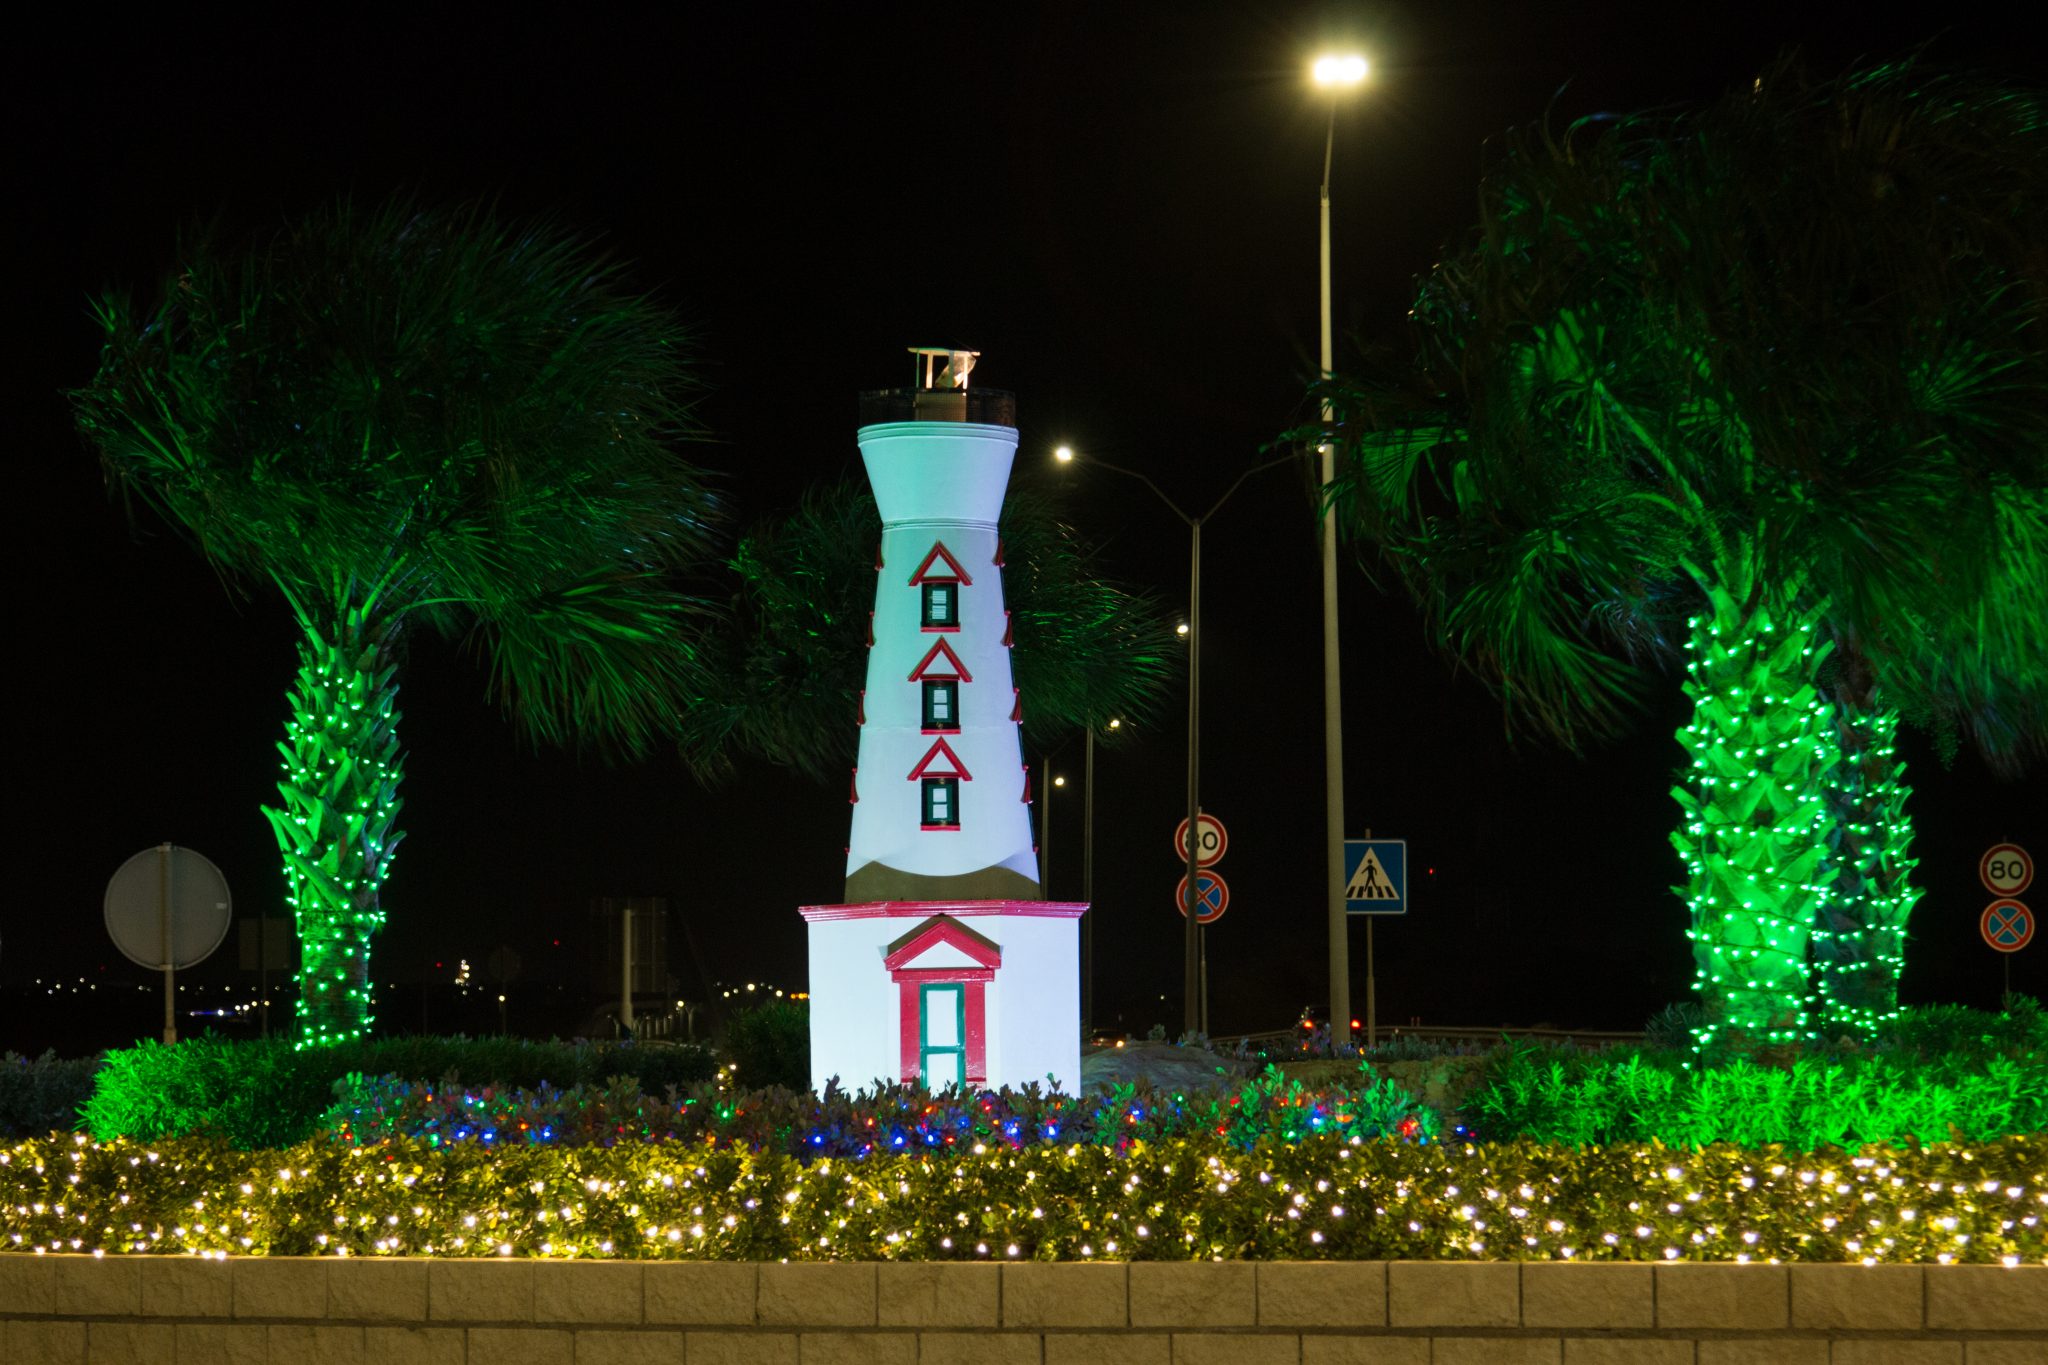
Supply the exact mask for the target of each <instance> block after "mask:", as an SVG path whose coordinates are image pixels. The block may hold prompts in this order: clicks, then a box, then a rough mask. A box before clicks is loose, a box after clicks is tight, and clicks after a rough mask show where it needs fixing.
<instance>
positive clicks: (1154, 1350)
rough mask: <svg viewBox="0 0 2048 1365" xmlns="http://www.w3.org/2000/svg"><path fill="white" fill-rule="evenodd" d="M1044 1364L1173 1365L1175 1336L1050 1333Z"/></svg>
mask: <svg viewBox="0 0 2048 1365" xmlns="http://www.w3.org/2000/svg"><path fill="white" fill-rule="evenodd" d="M1091 1268H1092V1267H1091ZM1003 1269H1005V1270H1009V1269H1012V1267H1010V1266H1004V1267H1003ZM1004 1306H1005V1308H1006V1309H1007V1307H1008V1303H1007V1300H1006V1301H1005V1305H1004ZM1045 1365H1173V1338H1171V1337H1169V1336H1167V1335H1166V1334H1165V1333H1164V1332H1157V1333H1154V1332H1047V1333H1046V1334H1045Z"/></svg>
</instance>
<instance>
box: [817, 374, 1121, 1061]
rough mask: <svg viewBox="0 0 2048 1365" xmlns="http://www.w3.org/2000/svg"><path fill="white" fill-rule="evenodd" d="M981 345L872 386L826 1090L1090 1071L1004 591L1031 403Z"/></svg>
mask: <svg viewBox="0 0 2048 1365" xmlns="http://www.w3.org/2000/svg"><path fill="white" fill-rule="evenodd" d="M979 354H980V353H979V352H976V351H956V350H950V349H946V348H939V347H915V348H912V350H911V356H912V358H913V375H912V384H911V386H910V387H908V388H901V389H883V390H878V391H874V392H869V393H863V394H862V395H861V399H860V404H861V425H860V430H859V434H858V440H859V442H860V450H861V457H862V459H863V460H864V461H865V463H866V465H867V472H868V482H869V483H870V484H871V485H872V486H873V488H874V491H875V503H876V506H877V507H878V508H879V509H880V510H881V514H882V536H881V544H880V546H879V548H878V550H877V553H876V556H875V608H874V611H873V613H872V614H871V616H870V618H869V626H868V669H867V689H866V691H865V692H864V693H863V695H862V698H861V706H860V712H859V715H858V716H857V717H856V718H855V719H856V722H857V723H858V724H859V726H860V749H859V762H858V765H857V766H856V767H855V769H854V772H853V779H852V787H851V792H850V796H851V800H852V802H853V834H852V838H851V839H850V840H849V843H848V848H847V857H846V892H845V901H844V902H843V903H841V904H837V905H808V906H804V907H802V909H801V911H800V913H801V914H802V915H803V917H804V919H805V921H806V922H807V931H808V934H809V939H810V993H811V1081H812V1084H813V1085H814V1086H815V1087H816V1088H818V1089H820V1090H823V1089H824V1087H825V1084H826V1082H827V1081H828V1080H831V1079H833V1078H835V1077H836V1078H837V1079H838V1081H839V1083H840V1084H841V1085H842V1086H844V1087H847V1088H858V1087H862V1086H866V1085H870V1084H873V1083H875V1082H878V1081H883V1082H888V1081H903V1082H908V1083H915V1084H922V1085H925V1086H928V1087H929V1088H931V1089H933V1090H940V1089H944V1088H945V1087H947V1086H951V1085H965V1086H974V1087H996V1086H1002V1085H1022V1084H1024V1083H1026V1082H1030V1081H1038V1082H1041V1083H1042V1082H1045V1081H1047V1079H1048V1078H1050V1080H1051V1082H1052V1083H1053V1084H1054V1085H1055V1086H1056V1087H1057V1088H1059V1089H1062V1090H1066V1091H1068V1092H1070V1093H1071V1092H1072V1091H1074V1090H1076V1089H1077V1088H1078V1087H1079V1084H1080V1080H1081V1074H1080V1073H1081V1039H1080V991H1079V981H1080V966H1079V945H1078V922H1079V920H1080V917H1081V915H1082V914H1083V913H1084V912H1085V911H1086V910H1087V908H1088V907H1087V906H1085V905H1079V904H1072V903H1066V902H1055V901H1048V900H1046V899H1044V896H1043V894H1042V889H1041V888H1040V886H1039V884H1038V866H1037V850H1036V845H1035V844H1034V843H1033V841H1032V835H1031V805H1030V801H1031V782H1030V774H1029V773H1028V772H1027V771H1026V770H1025V767H1024V751H1023V744H1022V743H1021V741H1020V738H1019V734H1018V731H1019V727H1020V725H1021V722H1022V719H1023V708H1024V707H1025V706H1028V705H1029V704H1030V698H1028V697H1022V696H1020V695H1019V694H1018V692H1017V689H1016V686H1015V684H1014V683H1013V682H1012V680H1011V669H1010V651H1011V648H1012V635H1011V631H1010V614H1009V612H1008V610H1007V609H1006V608H1005V606H1004V604H1003V577H1002V569H1003V542H1002V533H1001V528H1000V526H999V524H998V523H999V519H1000V516H1001V512H1002V505H1003V490H1004V488H1005V486H1006V485H1007V484H1008V482H1009V478H1010V464H1011V461H1012V459H1013V458H1014V456H1015V454H1016V450H1017V423H1016V402H1015V399H1014V398H1013V397H1012V396H1011V395H1010V394H1007V393H1003V392H1001V391H999V390H992V389H970V388H969V387H968V384H967V377H968V373H969V371H971V370H972V369H973V367H974V363H975V361H976V359H977V358H978V356H979Z"/></svg>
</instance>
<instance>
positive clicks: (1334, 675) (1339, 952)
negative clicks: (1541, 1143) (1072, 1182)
mask: <svg viewBox="0 0 2048 1365" xmlns="http://www.w3.org/2000/svg"><path fill="white" fill-rule="evenodd" d="M1366 70H1367V67H1366V61H1365V58H1364V57H1362V56H1360V55H1358V54H1357V53H1355V52H1354V53H1326V54H1324V55H1322V56H1320V57H1317V58H1316V60H1315V64H1314V65H1313V66H1312V67H1310V76H1311V78H1312V79H1313V80H1314V82H1315V84H1316V86H1317V87H1318V88H1319V89H1322V90H1325V91H1327V92H1329V95H1330V118H1329V124H1328V127H1327V128H1326V130H1325V131H1324V134H1323V184H1322V189H1321V192H1320V194H1319V196H1318V198H1319V201H1320V204H1321V210H1322V241H1321V247H1322V252H1321V256H1322V377H1323V379H1325V380H1328V379H1329V377H1330V374H1331V372H1332V371H1333V370H1334V369H1336V365H1337V357H1336V347H1335V344H1334V342H1333V340H1332V337H1331V326H1330V162H1331V160H1332V158H1333V156H1334V155H1335V152H1336V148H1337V99H1338V97H1339V96H1341V95H1342V94H1344V92H1346V91H1349V90H1355V89H1357V88H1358V87H1359V86H1360V85H1362V84H1363V83H1364V81H1365V77H1366ZM1331 416H1332V414H1331V411H1330V404H1329V402H1328V400H1325V401H1324V403H1323V426H1324V428H1325V430H1327V429H1328V427H1329V425H1330V421H1331ZM1317 453H1318V454H1320V455H1321V456H1322V488H1323V496H1324V507H1323V526H1322V533H1323V534H1322V542H1323V543H1322V560H1323V838H1324V849H1323V860H1324V862H1323V871H1324V895H1325V900H1326V907H1327V908H1326V914H1327V918H1328V927H1329V941H1330V1024H1331V1027H1333V1028H1334V1027H1335V1026H1336V1024H1337V1021H1338V1020H1340V1019H1349V1018H1350V1017H1351V925H1350V921H1349V919H1348V917H1347V914H1346V910H1345V905H1344V690H1343V687H1342V679H1341V674H1340V671H1339V668H1338V653H1337V509H1336V506H1335V504H1333V503H1331V502H1330V501H1329V487H1330V485H1331V484H1332V483H1334V482H1335V481H1336V478H1337V451H1336V447H1335V446H1334V445H1332V444H1331V443H1330V442H1329V441H1327V440H1325V441H1324V442H1323V443H1322V444H1321V445H1320V446H1318V447H1317ZM1372 986H1373V982H1372V973H1371V972H1370V971H1368V972H1367V973H1366V1002H1365V1008H1366V1024H1365V1027H1366V1041H1367V1045H1368V1046H1370V1045H1371V1044H1372V1043H1374V1042H1377V1041H1378V1030H1377V1023H1378V1019H1377V1016H1376V1015H1375V1013H1374V1008H1373V1007H1374V1005H1375V1003H1376V1002H1375V1001H1374V1000H1373V999H1372Z"/></svg>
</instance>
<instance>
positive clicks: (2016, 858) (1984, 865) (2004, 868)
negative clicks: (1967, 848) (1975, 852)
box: [1977, 844, 2034, 896]
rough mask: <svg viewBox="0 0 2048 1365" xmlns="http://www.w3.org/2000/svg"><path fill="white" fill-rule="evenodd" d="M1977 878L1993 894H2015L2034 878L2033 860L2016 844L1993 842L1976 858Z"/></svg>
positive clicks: (2025, 887) (2024, 888)
mask: <svg viewBox="0 0 2048 1365" xmlns="http://www.w3.org/2000/svg"><path fill="white" fill-rule="evenodd" d="M1977 879H1978V880H1979V881H1981V882H1983V883H1984V889H1985V890H1986V891H1989V892H1990V893H1991V894H1992V895H1994V896H2017V895H2018V894H2019V893H2020V892H2022V891H2024V890H2026V889H2027V885H2028V883H2030V882H2032V881H2033V880H2034V860H2033V859H2032V858H2031V857H2029V856H2027V851H2026V850H2025V849H2023V848H2021V847H2020V846H2019V845H2018V844H1993V845H1992V846H1991V847H1990V848H1989V849H1987V850H1986V851H1985V853H1984V856H1983V857H1982V858H1980V859H1978V860H1977Z"/></svg>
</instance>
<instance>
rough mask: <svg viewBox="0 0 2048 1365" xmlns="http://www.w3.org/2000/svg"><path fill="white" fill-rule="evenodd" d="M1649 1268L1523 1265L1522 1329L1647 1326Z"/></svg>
mask: <svg viewBox="0 0 2048 1365" xmlns="http://www.w3.org/2000/svg"><path fill="white" fill-rule="evenodd" d="M1654 1270H1655V1267H1654V1266H1651V1265H1648V1264H1638V1263H1632V1262H1628V1261H1585V1262H1572V1261H1524V1262H1523V1263H1522V1325H1523V1326H1525V1327H1604V1328H1617V1327H1650V1326H1654V1325H1655V1323H1656V1298H1655V1294H1654V1290H1653V1287H1652V1278H1651V1277H1652V1272H1653V1271H1654Z"/></svg>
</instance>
